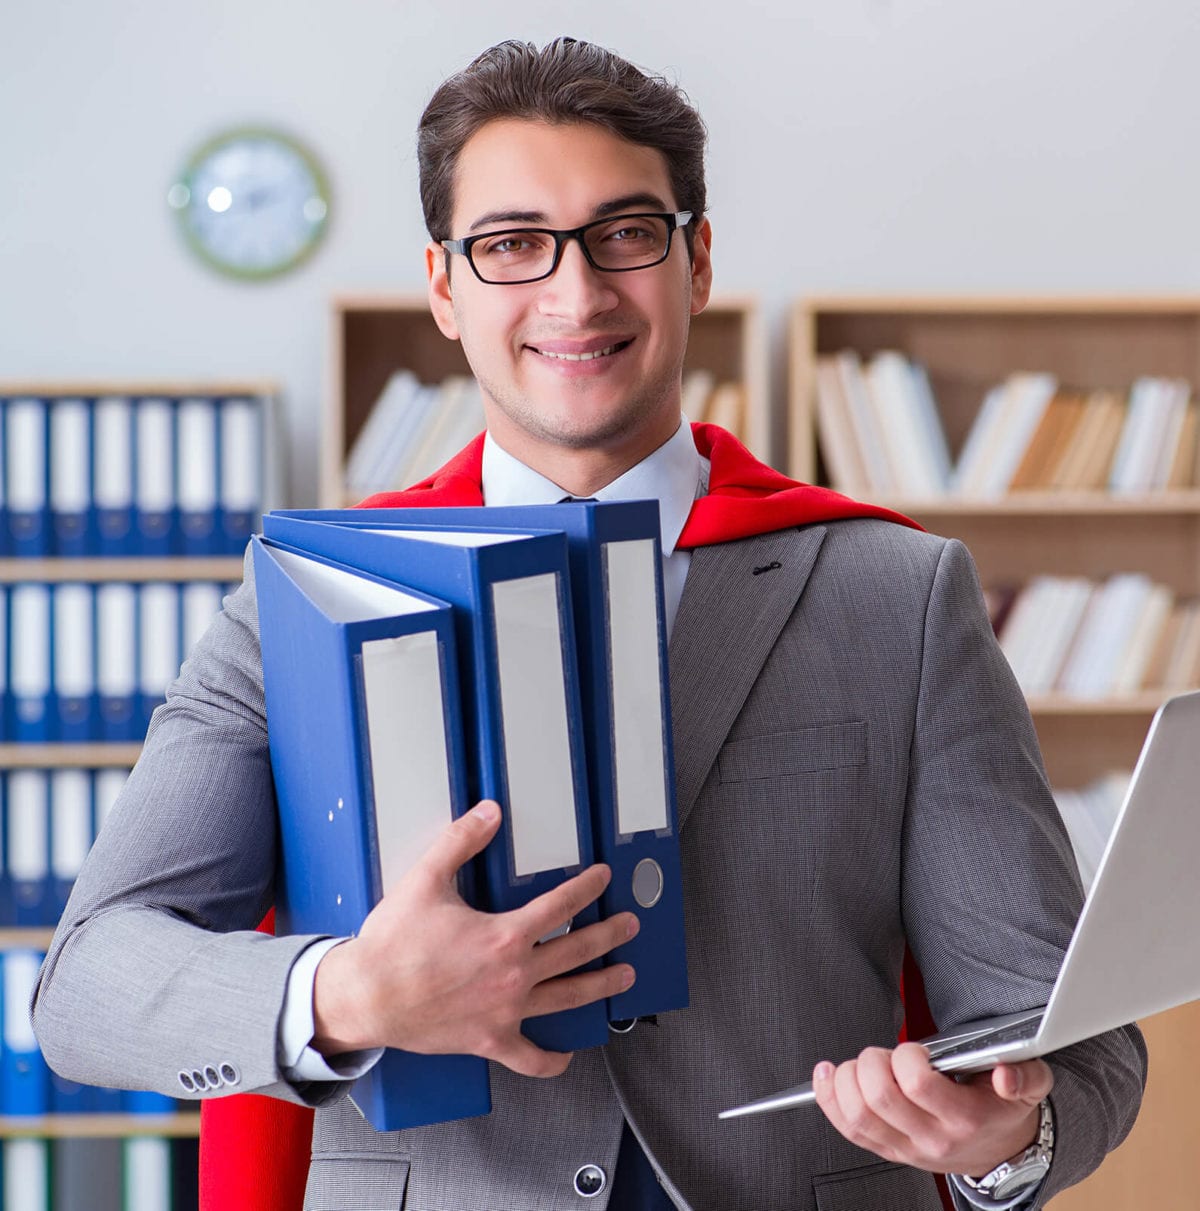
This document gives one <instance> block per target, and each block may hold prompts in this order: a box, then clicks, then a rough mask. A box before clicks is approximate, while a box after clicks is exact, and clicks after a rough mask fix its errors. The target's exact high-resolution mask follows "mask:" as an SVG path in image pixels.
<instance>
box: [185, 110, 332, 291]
mask: <svg viewBox="0 0 1200 1211" xmlns="http://www.w3.org/2000/svg"><path fill="white" fill-rule="evenodd" d="M167 201H168V202H169V204H170V205H171V207H172V208H173V209H174V210H175V212H176V214H177V215H178V216H179V220H180V223H181V224H182V227H183V233H184V236H185V237H186V239H187V241H188V243H189V244H190V245H191V247H192V248H193V249H194V250H195V252H196V253H197V254H198V255H199V256H200V257H201V258H202V259H203V260H204V261H206V262H207V263H208V264H209V265H211V266H212V267H213V268H215V269H219V270H221V271H222V272H224V273H229V274H232V275H233V276H235V277H242V278H264V277H271V276H273V275H275V274H278V273H283V272H284V271H285V270H288V269H292V268H294V267H295V266H296V265H298V264H300V262H301V261H303V260H304V259H305V258H306V257H307V256H309V255H310V254H311V253H312V251H313V249H314V248H315V247H316V246H317V244H319V243H320V241H321V237H322V236H323V235H324V234H325V228H326V225H327V223H328V218H329V189H328V186H327V185H326V183H325V177H324V174H323V173H322V172H321V169H320V167H319V166H318V165H317V162H316V161H315V160H314V159H313V157H312V156H311V155H310V154H309V153H308V152H307V151H305V150H304V149H303V148H302V147H301V146H300V145H299V144H298V143H296V142H295V141H294V140H292V139H289V138H287V137H286V136H284V135H280V134H277V133H275V132H272V131H267V130H250V129H246V130H234V131H229V132H228V133H226V134H223V135H220V136H218V137H217V138H215V139H213V140H211V141H210V142H208V143H206V144H205V145H204V146H203V147H201V148H200V149H199V151H197V152H196V154H195V155H194V156H192V158H191V160H189V162H188V165H187V167H186V169H185V170H184V173H183V175H182V177H181V178H180V180H179V181H177V182H176V183H175V184H174V185H173V186H172V187H171V189H170V192H169V193H168V195H167Z"/></svg>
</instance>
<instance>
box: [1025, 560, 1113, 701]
mask: <svg viewBox="0 0 1200 1211" xmlns="http://www.w3.org/2000/svg"><path fill="white" fill-rule="evenodd" d="M1094 589H1095V585H1093V583H1092V582H1091V581H1090V580H1085V579H1084V578H1083V577H1080V576H1073V577H1062V576H1056V577H1054V578H1053V583H1052V590H1051V592H1050V594H1049V596H1048V599H1047V601H1046V608H1045V610H1044V617H1043V620H1042V625H1041V627H1040V628H1039V630H1038V632H1037V634H1036V636H1035V638H1034V643H1033V650H1032V653H1031V655H1030V669H1029V682H1028V688H1027V687H1026V686H1025V685H1022V687H1021V688H1022V689H1024V690H1025V692H1026V693H1027V694H1048V693H1050V692H1051V691H1052V690H1053V689H1054V685H1055V682H1056V681H1057V679H1058V674H1059V671H1060V670H1061V669H1062V667H1063V665H1064V663H1065V662H1066V658H1067V653H1068V652H1069V651H1070V648H1071V642H1072V640H1073V639H1074V637H1075V634H1076V632H1077V631H1078V629H1079V625H1080V623H1081V621H1082V619H1083V616H1084V613H1085V612H1086V610H1087V604H1088V601H1089V600H1090V599H1091V595H1092V593H1093V591H1094Z"/></svg>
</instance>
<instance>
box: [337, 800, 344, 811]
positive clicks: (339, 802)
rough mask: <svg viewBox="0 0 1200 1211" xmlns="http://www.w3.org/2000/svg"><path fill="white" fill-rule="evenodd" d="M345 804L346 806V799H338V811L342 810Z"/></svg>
mask: <svg viewBox="0 0 1200 1211" xmlns="http://www.w3.org/2000/svg"><path fill="white" fill-rule="evenodd" d="M344 806H345V800H343V799H339V800H338V811H341V810H342V808H343V807H344Z"/></svg>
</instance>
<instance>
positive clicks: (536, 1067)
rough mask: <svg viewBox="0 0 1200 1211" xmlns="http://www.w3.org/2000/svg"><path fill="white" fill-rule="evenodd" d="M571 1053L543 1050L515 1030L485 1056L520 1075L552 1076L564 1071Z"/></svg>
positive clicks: (559, 1074)
mask: <svg viewBox="0 0 1200 1211" xmlns="http://www.w3.org/2000/svg"><path fill="white" fill-rule="evenodd" d="M572 1054H573V1053H572V1052H570V1051H543V1050H542V1049H541V1048H540V1047H538V1046H536V1045H535V1044H533V1043H531V1042H530V1041H529V1040H528V1039H527V1038H526V1037H525V1036H524V1035H523V1034H520V1033H519V1032H517V1033H514V1035H513V1036H512V1038H511V1039H510V1040H506V1042H505V1045H504V1046H503V1047H500V1048H497V1049H496V1050H495V1051H494V1052H492V1053H491V1054H490V1055H488V1056H487V1058H488V1059H490V1060H495V1061H496V1063H498V1064H503V1065H504V1067H505V1068H509V1069H511V1070H512V1071H513V1072H515V1073H517V1074H518V1075H520V1076H538V1077H552V1076H562V1074H563V1073H564V1072H566V1070H567V1065H568V1064H570V1062H571V1055H572Z"/></svg>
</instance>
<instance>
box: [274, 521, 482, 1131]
mask: <svg viewBox="0 0 1200 1211" xmlns="http://www.w3.org/2000/svg"><path fill="white" fill-rule="evenodd" d="M253 559H254V572H255V580H256V584H257V593H258V610H259V627H260V634H261V643H262V661H263V683H264V688H265V692H266V703H267V731H268V736H269V741H270V749H271V766H272V771H273V773H274V777H275V786H276V793H277V797H278V801H279V816H280V846H281V861H280V869H281V871H282V876H281V880H280V884H279V891H278V906H277V920H278V924H279V930H280V932H281V933H282V932H287V933H315V934H328V935H334V936H347V935H350V934H353V933H354V932H355V931H356V930H357V929H358V927H359V926H360V925H361V923H362V921H363V919H364V918H365V917H366V916H367V914H368V913H369V912H370V911H371V909H372V907H373V906H374V905H375V904H376V903H377V902H378V901H379V899H380V898H381V897H382V896H383V894H384V892H385V891H386V890H387V888H388V887H390V886H391V885H392V884H393V883H395V882H396V880H397V879H399V878H400V877H401V876H402V875H403V874H404V872H405V871H406V870H407V869H409V868H410V867H411V866H412V864H413V862H414V861H415V860H416V858H417V857H418V856H419V855H420V853H421V852H422V851H423V850H424V849H425V848H426V847H427V846H428V845H429V843H430V842H431V841H432V840H433V839H434V837H435V836H436V835H437V834H438V832H440V830H441V829H442V828H444V827H445V825H446V824H448V823H449V822H450V820H451V819H453V818H454V817H455V816H457V815H460V814H461V813H462V812H463V811H465V810H466V809H467V807H468V806H469V804H468V802H467V795H466V780H465V767H464V760H463V751H462V745H461V735H462V726H461V719H460V716H459V700H458V684H457V682H458V678H457V667H456V655H455V637H454V631H453V623H452V620H451V610H450V607H449V606H448V605H446V604H445V603H444V602H440V601H437V600H435V599H434V598H432V597H429V596H426V595H424V594H422V593H419V592H413V591H410V590H407V589H401V588H399V587H397V586H396V585H393V584H387V583H385V582H383V581H382V580H380V579H379V578H377V577H375V576H372V575H371V574H370V573H367V572H363V571H361V570H359V569H355V568H350V567H347V566H345V565H342V564H339V563H337V562H335V561H333V560H330V559H324V558H321V557H320V556H318V555H314V554H312V553H311V552H303V551H298V550H293V549H289V548H287V547H286V546H284V545H281V544H278V543H274V542H271V541H264V540H262V539H259V538H255V539H254V540H253ZM464 892H465V893H466V894H468V895H470V894H472V893H471V889H470V888H464ZM352 1096H353V1098H354V1101H355V1103H356V1104H357V1105H358V1107H359V1109H360V1110H361V1111H362V1112H363V1114H364V1115H365V1117H366V1118H367V1119H368V1121H369V1122H371V1124H372V1125H373V1126H374V1127H375V1128H376V1129H377V1130H380V1131H393V1130H397V1129H399V1128H402V1127H413V1126H419V1125H423V1124H426V1123H435V1122H443V1121H447V1120H450V1119H456V1118H465V1117H469V1116H471V1115H476V1114H486V1113H487V1112H488V1111H489V1110H490V1109H491V1095H490V1091H489V1086H488V1074H487V1064H486V1062H485V1061H484V1060H482V1059H479V1058H478V1057H475V1056H446V1055H415V1054H411V1053H408V1052H403V1051H398V1050H395V1049H391V1048H389V1049H388V1050H387V1051H386V1052H385V1053H384V1055H383V1057H382V1059H381V1060H380V1061H379V1063H378V1064H376V1065H375V1066H374V1067H373V1068H372V1069H371V1070H370V1072H368V1073H367V1074H366V1075H365V1076H363V1077H362V1078H361V1079H360V1080H359V1081H358V1082H357V1083H356V1084H355V1087H354V1091H353V1095H352Z"/></svg>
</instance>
